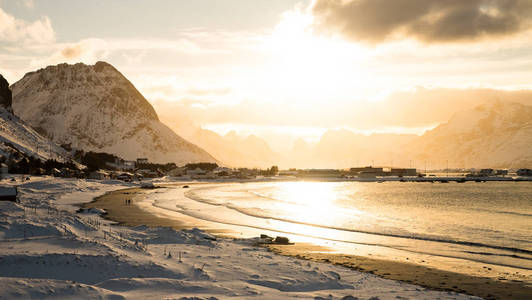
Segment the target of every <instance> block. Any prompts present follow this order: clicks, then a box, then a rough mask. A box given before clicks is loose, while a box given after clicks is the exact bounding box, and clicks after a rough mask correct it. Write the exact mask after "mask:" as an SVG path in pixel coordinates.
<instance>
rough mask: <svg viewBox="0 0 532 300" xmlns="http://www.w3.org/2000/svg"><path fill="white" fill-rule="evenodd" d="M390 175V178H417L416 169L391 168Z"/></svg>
mask: <svg viewBox="0 0 532 300" xmlns="http://www.w3.org/2000/svg"><path fill="white" fill-rule="evenodd" d="M390 175H391V176H399V177H403V176H417V169H412V168H391V169H390Z"/></svg>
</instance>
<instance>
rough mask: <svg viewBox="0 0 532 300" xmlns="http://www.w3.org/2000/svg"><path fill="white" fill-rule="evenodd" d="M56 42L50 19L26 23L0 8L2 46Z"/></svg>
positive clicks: (0, 42) (0, 40)
mask: <svg viewBox="0 0 532 300" xmlns="http://www.w3.org/2000/svg"><path fill="white" fill-rule="evenodd" d="M54 41H55V31H54V29H53V28H52V23H51V21H50V19H49V18H48V17H43V18H41V19H40V20H37V21H34V22H26V21H24V20H22V19H17V18H15V17H14V16H12V15H10V14H8V13H6V12H5V11H4V10H3V9H2V8H0V46H14V45H29V44H46V43H52V42H54Z"/></svg>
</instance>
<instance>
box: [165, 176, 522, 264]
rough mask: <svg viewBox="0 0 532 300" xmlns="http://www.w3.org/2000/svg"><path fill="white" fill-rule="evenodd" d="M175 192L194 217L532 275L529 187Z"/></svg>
mask: <svg viewBox="0 0 532 300" xmlns="http://www.w3.org/2000/svg"><path fill="white" fill-rule="evenodd" d="M173 193H175V192H173V191H172V189H170V190H167V191H165V192H163V193H159V194H157V196H156V197H157V201H156V202H157V203H156V205H157V206H159V207H162V208H165V209H172V210H176V211H179V212H180V213H184V214H187V215H189V216H193V217H194V218H198V219H202V220H208V221H213V222H219V223H220V224H230V225H240V226H242V227H249V228H255V229H270V230H272V231H277V232H284V233H293V234H296V235H301V236H309V237H316V238H322V239H326V240H332V241H342V242H347V243H352V244H354V245H357V244H359V245H373V246H379V247H382V248H388V249H395V250H400V251H405V252H409V253H419V254H429V255H435V256H439V257H446V258H454V259H463V260H471V261H478V262H486V263H491V264H495V265H500V266H510V267H515V268H520V269H523V270H532V183H530V182H486V183H473V182H468V183H448V184H442V183H434V184H431V183H401V182H385V183H374V182H371V183H361V182H267V183H244V184H220V185H208V186H205V187H198V188H193V189H191V190H189V191H187V192H186V193H185V195H186V198H185V199H182V198H181V199H177V198H175V197H172V194H173Z"/></svg>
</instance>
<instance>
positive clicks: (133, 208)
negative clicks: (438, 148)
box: [83, 183, 532, 299]
mask: <svg viewBox="0 0 532 300" xmlns="http://www.w3.org/2000/svg"><path fill="white" fill-rule="evenodd" d="M181 185H190V183H180V184H173V185H170V187H175V186H181ZM161 188H164V186H162V187H161ZM155 190H156V189H155ZM151 191H154V190H147V189H141V188H126V189H121V190H117V191H112V192H108V193H106V194H104V195H102V196H99V197H96V198H94V199H93V201H91V202H89V203H86V204H84V205H83V207H86V208H91V207H98V208H103V209H105V210H106V211H107V215H105V216H103V217H104V218H106V219H108V220H112V221H114V222H117V223H118V225H125V226H130V227H134V226H139V225H146V226H149V227H159V226H162V227H172V228H174V229H176V230H180V229H190V228H193V227H200V229H204V230H206V231H208V232H210V233H212V234H214V235H217V236H220V237H228V236H230V235H227V233H229V232H228V231H227V230H220V229H216V228H202V226H201V225H198V224H194V223H192V224H187V223H186V222H184V221H181V220H176V219H172V218H169V217H163V216H159V215H156V214H154V213H152V212H149V211H146V210H143V209H142V208H140V207H139V206H138V205H135V202H136V201H135V200H132V202H133V203H132V204H131V205H126V203H125V200H126V199H132V198H134V197H144V195H145V194H147V193H149V192H151ZM192 219H193V218H192ZM189 223H190V222H189ZM198 223H200V222H199V221H198ZM266 248H268V249H269V251H271V252H273V253H276V254H280V255H284V256H291V257H296V258H299V259H305V260H311V261H317V262H326V263H331V264H334V265H340V266H344V267H347V268H350V269H354V270H357V271H360V272H365V273H370V274H374V275H377V276H379V277H382V278H385V279H391V280H397V281H401V282H406V283H410V284H415V285H419V286H422V287H425V288H429V289H432V290H440V291H453V292H459V293H465V294H469V295H474V296H479V297H482V298H484V299H509V298H511V299H528V298H529V297H530V295H532V287H530V286H527V284H526V282H523V281H518V280H507V281H505V280H504V278H499V280H496V279H494V278H491V277H481V276H473V275H467V274H461V273H455V272H450V271H446V270H441V269H437V268H432V267H428V266H422V265H419V264H414V263H408V262H399V261H392V260H385V259H376V258H370V257H367V256H357V255H351V254H349V255H347V254H339V253H333V252H332V251H331V249H328V248H326V247H323V246H318V245H314V244H308V243H296V245H288V246H282V245H268V246H266Z"/></svg>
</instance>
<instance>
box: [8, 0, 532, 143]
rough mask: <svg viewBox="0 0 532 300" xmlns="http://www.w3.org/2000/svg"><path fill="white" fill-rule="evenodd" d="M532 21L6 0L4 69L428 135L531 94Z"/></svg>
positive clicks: (270, 128) (207, 117)
mask: <svg viewBox="0 0 532 300" xmlns="http://www.w3.org/2000/svg"><path fill="white" fill-rule="evenodd" d="M531 20H532V1H529V0H468V1H462V0H448V1H441V0H395V1H388V0H354V1H349V0H344V1H341V0H313V1H311V0H308V1H297V0H253V1H249V0H190V1H186V0H182V1H171V0H167V1H163V0H156V1H147V0H144V1H141V0H129V1H125V0H93V1H77V0H53V1H52V0H0V74H3V75H4V77H6V78H7V79H8V81H9V82H11V83H13V82H15V81H17V80H19V79H20V78H21V77H22V76H23V75H24V74H25V73H26V72H29V71H33V70H36V69H39V68H42V67H45V66H47V65H52V64H58V63H63V62H67V63H76V62H83V63H87V64H94V63H95V62H96V61H98V60H104V61H107V62H109V63H111V64H112V65H114V66H115V67H116V68H117V69H118V70H120V71H121V72H122V73H123V74H124V75H125V76H126V77H127V78H128V79H130V81H131V82H132V83H133V84H134V85H135V86H136V87H137V88H138V89H139V90H140V91H141V92H142V93H143V95H144V96H145V97H146V98H147V99H148V101H150V102H151V103H152V104H153V105H154V107H155V108H156V110H157V111H158V113H159V114H160V115H162V119H163V120H165V121H166V122H174V121H175V122H176V123H180V122H183V120H185V119H186V120H188V121H190V122H193V123H195V124H197V125H198V126H202V127H204V128H209V129H212V130H215V131H217V132H219V133H226V132H228V131H230V130H237V131H238V132H242V133H246V134H249V133H253V132H255V133H259V135H262V136H264V137H266V136H275V135H277V136H281V135H284V136H287V135H289V136H302V137H304V138H306V139H309V140H312V139H316V138H318V137H319V136H320V135H321V134H322V133H323V132H324V131H325V130H327V129H328V128H348V129H351V130H354V131H359V132H363V133H371V132H397V133H416V134H421V133H423V132H424V131H425V130H427V129H429V128H433V127H434V126H436V125H437V124H439V123H441V122H445V121H446V120H447V119H448V118H449V117H450V116H451V115H452V114H453V113H454V112H455V111H457V110H460V109H462V108H464V109H465V108H469V106H471V105H475V104H477V102H479V101H481V100H483V99H485V98H487V97H488V98H489V97H506V96H508V95H509V94H511V97H510V98H512V99H513V98H515V97H517V98H519V97H520V95H522V94H523V93H525V94H527V93H528V91H529V90H530V89H532V84H531V83H530V78H532V24H531ZM486 91H489V93H487V92H486ZM514 91H515V93H517V94H512V93H513V92H514ZM487 94H489V95H488V96H486V95H487ZM479 95H480V96H479ZM469 97H476V98H474V99H471V98H469ZM473 100H475V101H473ZM476 100H478V101H476ZM278 141H283V139H278Z"/></svg>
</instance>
